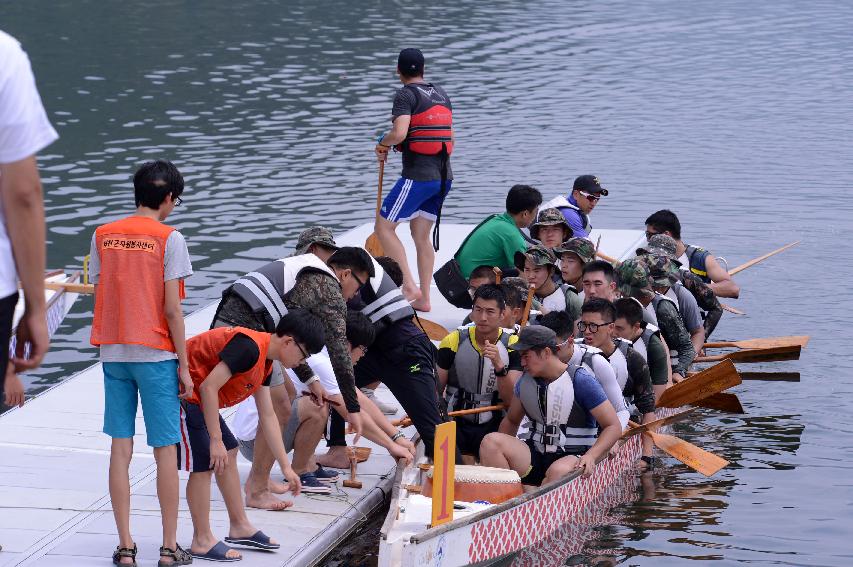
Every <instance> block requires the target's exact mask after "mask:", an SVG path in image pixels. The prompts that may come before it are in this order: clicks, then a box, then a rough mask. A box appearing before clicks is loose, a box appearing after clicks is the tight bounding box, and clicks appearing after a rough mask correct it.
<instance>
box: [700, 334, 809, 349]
mask: <svg viewBox="0 0 853 567" xmlns="http://www.w3.org/2000/svg"><path fill="white" fill-rule="evenodd" d="M809 338H810V337H809V336H808V335H796V336H790V337H768V338H766V339H747V340H743V341H730V342H720V343H705V348H727V347H734V348H753V349H755V348H777V347H792V346H799V347H800V348H806V345H807V344H809Z"/></svg>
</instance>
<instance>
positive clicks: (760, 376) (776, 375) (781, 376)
mask: <svg viewBox="0 0 853 567" xmlns="http://www.w3.org/2000/svg"><path fill="white" fill-rule="evenodd" d="M740 378H741V380H765V381H768V382H799V381H800V373H799V372H741V373H740Z"/></svg>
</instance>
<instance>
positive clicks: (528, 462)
mask: <svg viewBox="0 0 853 567" xmlns="http://www.w3.org/2000/svg"><path fill="white" fill-rule="evenodd" d="M514 348H518V349H519V350H520V351H521V353H522V355H521V360H522V365H523V366H524V374H523V375H522V376H521V378H519V379H518V382H517V383H516V385H515V392H514V396H513V399H512V403H511V404H510V407H509V410H508V411H507V414H506V417H505V418H504V419H503V421H501V424H500V429H499V431H498V432H496V433H491V434H489V435H487V436H486V437H485V439H483V443H482V445H481V446H480V454H481V455H482V459H481V460H482V464H483V465H484V466H489V467H498V468H504V469H513V470H515V471H516V472H517V473H518V474H519V476H520V477H521V482H522V483H524V484H526V485H530V486H539V485H540V484H543V485H544V484H550V483H552V482H556V481H558V480H559V479H561V478H562V477H564V476H566V475H568V474H571V473H572V472H574V471H576V470H581V471H582V474H584V475H585V476H589V475H591V474H592V473H593V472H594V471H595V463H596V461H597V460H598V459H600V458H602V457H603V456H604V455H606V454H607V452H608V451H609V450H610V448H611V447H613V445H614V443H616V441H617V440H618V439H619V437H620V436H621V435H622V428H621V426H620V425H619V418H617V417H616V410H614V409H613V406H612V405H611V404H610V402H609V401H608V399H607V396H606V395H605V394H604V390H603V389H602V388H601V385H600V384H599V383H598V382H597V381H596V380H595V378H594V377H593V376H592V375H591V374H590V373H589V371H587V370H586V369H585V368H583V367H580V366H576V365H572V364H566V363H565V362H563V361H561V360H560V359H559V358H558V356H557V354H556V353H557V335H556V334H555V333H554V331H552V330H551V329H548V328H547V327H542V326H539V325H531V326H528V327H525V328H524V329H522V330H521V334H520V335H519V340H518V342H517V343H516V344H515V346H514ZM525 416H526V417H527V418H528V419H529V420H530V421H531V427H530V435H529V438H528V439H527V441H526V442H525V441H522V440H520V439H518V438H517V437H516V434H517V433H518V428H519V425H521V421H522V419H524V417H525ZM599 427H600V428H601V431H600V432H599Z"/></svg>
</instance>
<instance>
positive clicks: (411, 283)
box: [375, 217, 432, 301]
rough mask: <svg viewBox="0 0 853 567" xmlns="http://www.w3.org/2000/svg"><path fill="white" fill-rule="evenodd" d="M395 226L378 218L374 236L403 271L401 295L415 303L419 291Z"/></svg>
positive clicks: (393, 223) (419, 294) (418, 296)
mask: <svg viewBox="0 0 853 567" xmlns="http://www.w3.org/2000/svg"><path fill="white" fill-rule="evenodd" d="M397 224H399V223H395V222H391V221H389V220H388V219H384V218H382V217H379V218H378V219H376V225H375V229H376V236H378V237H379V243H380V244H382V249H383V250H384V251H385V255H386V256H390V257H391V258H394V260H396V261H397V263H398V264H400V269H401V270H403V295H404V296H405V297H406V299H407V300H409V301H416V300H418V299H419V298H420V297H421V290H420V289H419V288H418V285H417V284H416V283H415V279H414V277H413V276H412V271H411V270H410V269H409V262H408V260H407V259H406V249H405V248H404V247H403V243H402V242H401V241H400V237H398V236H397ZM430 275H432V274H430Z"/></svg>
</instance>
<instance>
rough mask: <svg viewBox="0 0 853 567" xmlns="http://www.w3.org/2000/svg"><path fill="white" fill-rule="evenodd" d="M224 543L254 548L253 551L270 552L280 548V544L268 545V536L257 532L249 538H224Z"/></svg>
mask: <svg viewBox="0 0 853 567" xmlns="http://www.w3.org/2000/svg"><path fill="white" fill-rule="evenodd" d="M225 541H226V542H228V543H230V544H231V545H245V546H246V547H254V548H255V549H265V550H267V551H272V550H274V549H278V548H280V547H281V544H278V543H270V536H268V535H267V534H265V533H264V532H262V531H261V530H258V531H256V532H255V534H254V535H252V536H249V537H226V538H225Z"/></svg>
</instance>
